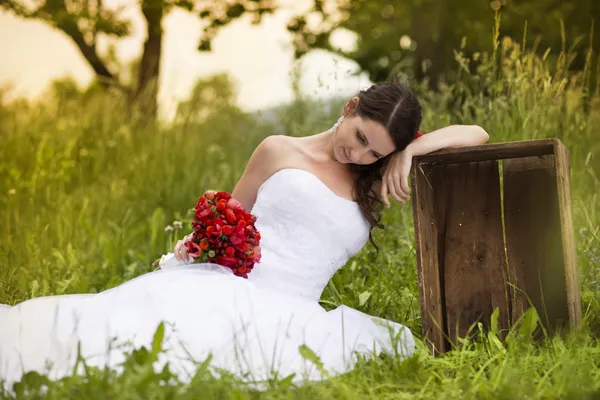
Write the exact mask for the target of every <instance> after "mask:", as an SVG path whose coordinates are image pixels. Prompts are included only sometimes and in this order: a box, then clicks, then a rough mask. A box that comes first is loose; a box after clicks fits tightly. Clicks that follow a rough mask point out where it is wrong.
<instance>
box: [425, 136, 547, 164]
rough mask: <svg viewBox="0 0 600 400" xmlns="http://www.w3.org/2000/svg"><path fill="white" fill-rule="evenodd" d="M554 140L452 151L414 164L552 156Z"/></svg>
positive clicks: (434, 154) (443, 152)
mask: <svg viewBox="0 0 600 400" xmlns="http://www.w3.org/2000/svg"><path fill="white" fill-rule="evenodd" d="M556 143H557V140H556V139H541V140H523V141H518V142H508V143H495V144H484V145H481V146H468V147H459V148H452V149H443V150H439V151H436V152H433V153H429V154H425V155H420V156H416V157H415V158H414V162H416V163H419V164H420V163H422V162H425V163H435V164H454V163H464V162H475V161H487V160H502V159H507V158H519V157H531V156H543V155H547V154H553V152H554V146H555V144H556Z"/></svg>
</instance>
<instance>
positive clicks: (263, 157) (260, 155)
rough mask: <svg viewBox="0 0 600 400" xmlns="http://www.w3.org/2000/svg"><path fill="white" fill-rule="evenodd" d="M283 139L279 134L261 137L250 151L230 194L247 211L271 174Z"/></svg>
mask: <svg viewBox="0 0 600 400" xmlns="http://www.w3.org/2000/svg"><path fill="white" fill-rule="evenodd" d="M283 140H284V139H283V137H281V136H279V135H273V136H268V137H266V138H265V139H263V141H262V142H260V144H259V145H258V146H257V147H256V149H255V150H254V152H253V153H252V156H251V157H250V160H248V165H246V169H245V170H244V173H243V174H242V176H241V178H240V180H239V181H238V183H237V184H236V186H235V188H234V189H233V191H232V192H231V196H232V197H233V198H235V199H236V200H238V201H239V202H240V203H242V205H243V206H244V208H245V209H246V211H247V212H250V211H251V210H252V207H253V206H254V202H255V201H256V196H257V195H258V189H260V186H261V185H262V184H263V182H264V181H265V180H266V179H267V178H268V177H269V175H270V174H271V172H272V170H273V166H274V165H275V164H276V161H277V155H278V152H280V151H281V150H282V148H283V145H284V143H283Z"/></svg>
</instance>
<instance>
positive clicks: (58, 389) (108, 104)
mask: <svg viewBox="0 0 600 400" xmlns="http://www.w3.org/2000/svg"><path fill="white" fill-rule="evenodd" d="M569 58H570V55H569V54H563V55H562V56H561V58H559V61H558V63H553V64H551V63H550V62H548V61H547V60H545V58H544V57H540V56H537V55H535V54H533V53H531V52H528V51H524V50H523V49H522V48H520V46H519V45H518V44H517V43H516V42H514V41H512V40H510V39H504V40H502V41H500V42H499V43H498V46H497V48H495V49H494V52H493V53H491V54H479V55H475V56H473V57H471V58H467V57H466V55H464V54H462V53H461V52H460V50H459V51H457V53H456V59H457V69H456V71H454V73H455V75H456V77H457V78H456V79H455V81H454V83H452V84H446V85H442V87H441V89H440V91H437V92H432V91H429V90H428V89H427V87H426V86H425V85H415V89H416V90H417V91H418V92H419V94H420V97H421V100H422V103H423V105H424V123H423V130H424V131H425V132H427V131H431V130H433V129H436V128H439V127H442V126H445V125H448V124H453V123H463V124H478V125H480V126H482V127H484V128H485V129H486V130H487V131H488V132H489V134H490V137H491V142H502V141H514V140H523V139H538V138H547V137H557V138H559V139H561V140H562V141H563V143H565V145H566V146H567V147H568V149H569V151H570V153H571V160H572V165H571V167H572V190H573V193H572V195H573V207H574V210H573V211H574V219H575V233H576V245H577V251H578V252H577V262H578V267H579V272H580V276H581V281H582V283H581V285H582V286H581V292H582V299H583V310H584V313H585V326H584V328H583V329H582V330H581V331H578V332H575V333H573V334H572V335H570V336H567V337H564V338H559V337H556V338H549V340H547V341H545V342H543V343H533V342H532V341H531V339H530V338H529V337H528V335H526V334H521V336H516V337H514V338H513V340H512V341H510V342H508V343H501V342H500V341H499V340H498V339H497V336H496V334H497V332H494V331H492V332H491V333H485V332H479V334H478V335H479V339H480V340H479V341H477V342H473V343H472V342H468V341H464V342H463V343H462V345H461V347H460V348H458V349H457V350H455V351H452V352H450V353H448V354H446V355H444V356H442V357H437V358H433V357H431V356H429V354H428V353H427V350H426V349H425V348H424V347H420V348H419V350H418V351H417V354H416V355H415V356H414V357H412V358H411V359H409V360H407V361H400V360H399V359H395V358H394V357H386V356H382V357H379V358H377V359H375V360H365V361H363V362H361V363H359V366H358V367H357V368H356V369H355V370H354V371H352V372H351V373H350V374H347V375H344V376H340V377H336V378H333V379H330V380H328V381H326V382H324V383H319V384H315V383H313V384H306V385H303V386H301V387H291V386H290V383H289V382H288V381H285V380H283V381H273V382H271V385H272V389H270V390H269V391H267V392H265V393H262V394H257V393H255V392H253V391H252V390H250V389H247V388H244V387H240V386H238V385H236V384H235V382H234V381H233V380H232V379H229V378H226V377H222V378H221V379H215V378H211V377H209V376H208V375H207V374H206V371H205V370H204V369H202V368H199V372H198V374H197V376H196V378H195V379H194V381H193V382H192V383H191V384H189V385H185V384H182V383H180V382H178V381H177V379H176V377H175V376H173V375H171V374H170V373H169V372H168V371H167V372H164V371H163V373H161V374H158V373H155V372H154V371H152V369H149V368H144V366H147V364H151V362H152V359H153V358H152V357H146V358H144V357H139V354H140V353H139V351H141V350H138V353H135V354H137V355H138V357H136V356H135V354H132V357H131V359H130V364H128V365H127V367H126V368H125V369H124V372H122V373H121V374H115V373H109V372H108V371H94V370H92V371H91V372H90V374H89V375H86V376H73V377H69V378H65V379H64V380H62V381H60V382H55V383H49V382H46V380H45V378H44V377H40V376H36V375H31V376H29V377H28V378H27V380H25V381H24V382H22V383H21V384H20V385H19V386H17V387H16V389H17V393H22V396H21V397H23V398H26V397H36V393H38V392H39V391H40V390H42V389H41V388H42V387H43V391H44V393H46V395H47V396H48V397H50V398H60V399H62V398H71V397H76V398H81V397H90V398H173V397H177V398H196V397H198V396H200V397H205V398H258V397H261V398H262V397H264V398H288V397H293V398H310V399H312V398H325V397H335V398H365V397H372V398H408V397H411V398H511V399H512V398H520V397H527V398H529V397H531V398H578V399H581V398H596V397H598V396H600V354H599V353H600V350H599V347H598V340H597V338H596V333H597V332H598V331H599V328H600V317H598V315H600V294H599V290H600V284H599V282H600V180H599V179H600V160H599V157H600V138H599V137H598V130H597V127H598V126H599V124H600V97H599V96H598V91H597V90H596V89H594V88H591V89H590V88H589V85H588V82H589V79H590V76H591V75H592V74H595V73H596V72H595V71H594V70H593V69H592V68H591V67H588V68H586V70H585V71H583V72H579V73H572V72H570V71H569V69H568V60H569ZM592 61H593V60H592V59H591V58H590V64H589V65H590V66H591V65H593V64H592ZM215 82H217V83H215ZM204 84H205V85H206V86H211V85H212V86H211V87H212V88H213V90H212V91H211V92H210V93H212V94H210V93H209V94H206V93H205V94H202V93H200V95H197V96H196V97H194V98H193V99H191V100H190V102H188V103H186V104H185V107H182V108H181V109H180V115H179V116H178V118H177V119H176V122H174V123H171V124H166V125H144V124H143V116H139V115H131V114H128V113H127V112H125V111H124V110H126V107H124V104H123V103H122V102H121V101H120V100H119V98H118V97H115V96H114V95H113V96H109V95H107V94H105V93H101V92H97V91H96V90H90V91H88V92H87V93H85V94H80V93H78V92H77V91H76V90H75V89H73V88H72V87H70V86H69V85H68V84H63V85H62V86H60V87H59V88H58V89H57V88H55V90H54V92H53V93H54V95H53V96H48V97H47V98H46V99H45V100H43V101H41V102H38V103H35V104H32V103H27V102H23V101H20V102H14V103H11V104H5V105H4V106H3V107H2V108H1V109H0V111H1V112H0V116H1V118H2V119H1V120H0V160H2V161H1V162H0V177H1V178H2V179H0V262H1V264H0V265H1V266H2V268H0V303H7V304H15V303H17V302H20V301H22V300H25V299H29V298H33V297H38V296H43V295H51V294H65V293H81V292H91V293H94V292H99V291H102V290H105V289H107V288H110V287H113V286H115V285H118V284H120V283H122V282H124V281H126V280H128V279H131V278H132V277H134V276H137V275H140V274H143V273H145V272H148V271H150V269H151V263H152V261H153V260H155V259H156V258H158V257H159V256H160V255H161V254H163V253H165V252H166V251H169V250H171V249H172V246H173V241H174V239H175V238H176V237H177V236H182V235H183V233H184V232H181V231H177V230H175V231H169V230H165V228H166V227H168V226H172V225H171V223H172V221H174V220H184V221H185V218H186V210H187V209H188V208H190V207H191V206H192V205H193V204H195V201H196V199H197V197H198V195H199V194H200V193H203V192H204V190H206V189H208V188H218V189H222V190H231V189H232V188H233V186H234V184H235V182H236V180H237V178H238V177H239V176H240V174H241V172H242V171H243V168H244V166H245V163H246V161H247V159H248V157H249V156H250V154H251V153H252V151H253V149H254V147H255V146H256V145H257V144H258V143H259V142H260V140H262V139H263V138H264V137H266V136H268V135H272V134H288V135H297V136H299V135H307V134H312V133H316V132H319V131H321V130H324V129H327V128H328V127H329V126H330V125H331V124H332V123H333V122H334V121H335V120H336V119H337V116H336V115H335V114H336V112H334V111H335V110H337V109H338V108H337V106H338V105H340V104H338V103H335V102H334V103H335V107H329V108H326V107H322V104H319V103H314V102H313V103H311V102H307V101H303V102H298V103H295V104H294V105H291V106H289V107H287V108H283V109H282V110H280V113H279V114H278V116H279V118H278V119H276V120H275V121H270V122H269V121H265V120H263V119H261V118H259V116H257V115H248V114H245V113H243V112H241V111H240V110H239V109H237V108H236V107H235V106H233V105H232V104H231V101H229V100H228V101H213V100H215V99H220V100H223V98H225V100H227V99H228V98H229V97H227V96H230V95H231V88H230V87H228V86H227V85H228V83H227V81H226V80H225V81H224V80H223V79H222V77H221V78H219V79H217V80H216V81H213V82H204ZM215 88H216V89H215ZM219 88H221V89H220V90H219ZM220 93H223V96H220V95H219V94H220ZM211 99H212V100H211ZM324 110H325V111H324ZM327 110H331V111H327ZM384 223H385V224H386V226H387V228H386V229H385V231H377V233H376V235H375V239H376V241H377V242H378V244H379V245H380V248H381V249H382V251H381V252H379V253H376V252H375V250H374V248H373V247H371V246H370V245H368V246H366V247H365V248H364V249H363V250H362V251H361V252H360V253H359V254H358V255H357V256H356V257H354V258H353V259H351V260H350V261H349V262H348V264H347V265H346V267H345V268H343V269H342V270H340V271H339V272H338V273H337V274H336V275H335V276H334V277H333V279H332V280H331V282H330V283H329V284H328V286H327V288H326V290H325V291H324V294H323V296H322V299H321V300H322V304H323V305H324V306H325V307H327V308H333V307H336V306H337V305H340V304H342V303H343V304H346V305H348V306H351V307H355V308H357V309H359V310H361V311H364V312H366V313H369V314H372V315H377V316H381V317H384V318H388V319H391V320H395V321H399V322H402V323H403V324H406V325H408V326H409V327H410V328H411V329H412V330H413V332H414V333H415V334H417V335H419V334H420V309H419V301H418V287H417V280H416V266H415V252H414V240H413V239H414V233H413V227H412V212H411V208H410V206H408V205H407V206H400V205H396V206H395V207H393V208H392V209H391V210H387V211H386V212H385V216H384ZM184 230H185V231H187V229H185V228H184ZM527 318H530V319H529V320H528V321H529V323H530V324H533V325H534V324H535V322H536V320H535V314H532V315H531V316H528V317H527ZM474 329H475V330H477V329H478V328H477V327H475V328H474ZM140 360H141V361H140ZM144 360H145V361H144ZM290 389H292V390H291V391H290ZM0 393H2V392H0ZM4 395H5V396H9V394H8V393H7V392H4Z"/></svg>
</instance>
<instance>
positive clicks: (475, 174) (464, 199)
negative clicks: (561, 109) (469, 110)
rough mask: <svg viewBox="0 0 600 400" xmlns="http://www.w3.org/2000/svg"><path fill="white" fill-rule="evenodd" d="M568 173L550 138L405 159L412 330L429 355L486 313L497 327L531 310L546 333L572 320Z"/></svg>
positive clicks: (574, 290)
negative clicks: (495, 316) (417, 316)
mask: <svg viewBox="0 0 600 400" xmlns="http://www.w3.org/2000/svg"><path fill="white" fill-rule="evenodd" d="M569 174H570V165H569V152H568V150H567V149H566V148H565V147H564V146H563V144H562V143H561V142H560V141H559V140H557V139H543V140H531V141H521V142H509V143H499V144H486V145H482V146H473V147H464V148H459V149H445V150H442V151H438V152H435V153H431V154H428V155H424V156H418V157H415V158H414V161H413V168H412V172H411V175H412V176H411V178H412V187H413V194H412V198H413V211H414V222H415V236H416V246H417V268H418V277H419V288H420V298H421V317H422V328H423V331H422V333H423V338H424V339H425V340H427V341H428V342H429V345H430V347H431V349H432V351H433V352H434V353H440V352H445V351H448V350H450V348H451V346H452V344H453V343H455V342H456V339H457V336H461V337H462V336H464V335H466V334H467V331H468V329H469V327H470V326H471V325H472V324H473V323H476V322H478V321H480V322H482V323H483V325H484V326H487V325H488V324H489V321H490V317H491V314H492V312H493V311H494V309H496V308H498V309H499V321H498V322H499V328H500V329H503V330H506V329H507V328H509V327H510V326H512V325H513V324H514V323H515V322H516V321H517V319H518V318H519V317H520V316H521V315H522V313H523V311H524V310H526V309H527V308H528V307H529V305H530V304H531V303H532V304H533V305H534V306H535V308H536V310H537V312H538V314H539V316H540V319H541V320H542V322H543V324H544V325H545V327H546V328H548V330H549V331H550V332H556V331H562V330H564V329H566V328H569V327H570V326H574V325H576V324H578V323H579V322H580V320H581V305H580V295H579V278H578V272H577V267H576V264H575V244H574V238H573V221H572V211H571V187H570V176H569ZM528 298H529V300H528Z"/></svg>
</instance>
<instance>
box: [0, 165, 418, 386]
mask: <svg viewBox="0 0 600 400" xmlns="http://www.w3.org/2000/svg"><path fill="white" fill-rule="evenodd" d="M252 212H253V213H254V214H255V215H257V217H258V219H257V222H256V227H257V228H258V229H259V231H260V232H261V236H262V239H261V247H262V260H261V262H260V263H259V264H256V265H255V267H254V270H253V271H252V272H251V273H250V274H249V278H248V279H247V280H246V279H243V278H240V277H237V276H234V275H233V274H232V273H231V271H230V270H229V269H227V268H225V267H222V266H219V265H215V264H187V265H186V264H183V263H179V262H178V261H177V260H175V258H174V257H173V255H172V253H169V254H168V255H166V256H163V258H162V260H161V266H162V269H161V270H158V271H155V272H150V273H147V274H145V275H142V276H139V277H137V278H135V279H132V280H130V281H128V282H125V283H123V284H122V285H120V286H118V287H115V288H113V289H109V290H106V291H104V292H102V293H98V294H75V295H61V296H48V297H41V298H35V299H31V300H28V301H25V302H23V303H20V304H17V305H15V306H12V307H9V306H1V305H0V381H4V382H5V383H6V384H9V385H10V384H11V383H12V382H14V381H16V380H18V379H20V377H21V376H22V374H23V373H24V372H28V371H32V370H35V371H38V372H41V373H48V376H49V377H51V378H52V379H56V378H60V377H62V376H64V375H65V374H71V373H72V369H73V365H74V362H75V359H76V356H77V343H78V341H80V344H81V355H82V356H83V357H84V358H85V359H86V360H87V364H88V365H91V366H100V367H103V366H106V365H108V366H110V367H112V368H115V369H117V370H119V368H120V367H119V364H120V363H122V362H123V360H124V355H123V354H122V350H121V348H120V347H119V346H118V345H119V344H121V343H123V342H127V343H130V344H133V345H134V346H135V347H140V346H146V347H148V348H149V347H150V346H151V343H152V337H153V334H154V333H155V331H156V328H157V326H158V325H159V323H160V322H161V321H164V322H165V339H164V342H163V347H164V348H165V349H166V350H165V352H163V353H162V354H161V356H160V358H159V362H157V364H156V365H155V368H157V369H159V368H162V366H163V365H164V363H165V362H168V363H169V365H170V368H171V370H174V371H176V372H177V374H178V375H179V376H180V377H181V378H182V379H183V380H184V381H185V380H187V379H189V378H191V376H192V375H193V373H194V370H195V366H196V365H197V364H196V363H198V362H202V361H204V360H205V359H206V358H207V357H208V355H209V354H210V353H212V357H213V358H212V361H211V366H213V367H215V368H218V369H225V370H228V371H230V372H232V373H234V374H236V375H237V376H239V377H240V378H242V379H246V380H247V381H251V380H261V379H266V378H268V377H271V376H273V375H272V373H273V372H274V371H276V372H277V374H278V376H279V377H280V378H283V377H286V376H289V375H290V374H292V373H295V377H294V379H293V380H294V381H296V382H299V381H302V380H303V379H305V378H307V379H313V380H319V379H323V378H324V377H325V376H324V375H323V374H322V372H320V371H319V368H317V367H316V366H315V364H314V363H313V362H312V361H309V360H308V359H305V358H304V357H303V356H302V355H301V353H300V351H299V349H300V346H301V345H306V346H307V347H308V348H310V349H311V350H312V351H313V352H314V353H315V354H316V355H317V356H318V357H319V359H320V361H321V363H322V368H323V369H324V370H325V371H327V373H328V374H329V376H332V375H333V374H337V373H344V372H347V371H349V370H350V369H352V368H353V365H354V363H355V359H356V357H355V356H356V354H355V352H359V353H362V354H365V355H367V356H369V355H373V354H379V353H380V352H382V351H386V352H390V353H392V354H395V355H396V356H400V357H405V356H408V355H410V354H412V353H413V351H414V347H415V342H414V338H413V336H412V334H411V332H410V330H408V329H407V328H405V327H403V326H402V325H400V324H398V323H395V322H391V321H387V320H384V319H380V318H375V317H372V316H369V315H367V314H364V313H362V312H359V311H357V310H355V309H352V308H350V307H347V306H340V307H338V308H336V309H335V310H332V311H326V310H325V309H324V308H322V307H321V306H320V305H319V303H318V300H319V298H320V296H321V292H322V291H323V289H324V287H325V285H326V284H327V282H328V281H329V279H330V278H331V277H332V275H333V274H334V273H335V272H336V270H338V269H339V268H341V267H342V266H344V264H345V263H346V262H347V260H348V258H349V257H351V256H353V255H355V254H356V253H357V252H358V251H359V250H360V249H361V248H362V247H363V246H364V245H365V243H366V241H367V239H368V232H369V226H368V223H367V221H366V220H365V219H364V217H363V216H362V214H361V212H360V209H359V207H358V205H357V204H356V203H354V202H352V201H350V200H347V199H344V198H342V197H339V196H338V195H336V194H335V193H334V192H332V191H331V190H330V189H329V188H328V187H327V186H326V185H325V184H324V183H323V182H321V181H320V180H319V178H318V177H316V176H315V175H313V174H311V173H309V172H307V171H304V170H301V169H295V168H286V169H283V170H280V171H278V172H276V173H275V174H274V175H272V176H271V177H270V178H269V179H267V181H265V183H264V184H263V185H262V186H261V188H260V190H259V192H258V197H257V200H256V204H255V206H254V208H253V210H252ZM129 349H131V348H129ZM309 358H310V357H309ZM48 363H50V364H48ZM217 371H218V370H217ZM7 387H10V386H7Z"/></svg>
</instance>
